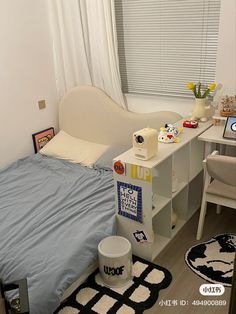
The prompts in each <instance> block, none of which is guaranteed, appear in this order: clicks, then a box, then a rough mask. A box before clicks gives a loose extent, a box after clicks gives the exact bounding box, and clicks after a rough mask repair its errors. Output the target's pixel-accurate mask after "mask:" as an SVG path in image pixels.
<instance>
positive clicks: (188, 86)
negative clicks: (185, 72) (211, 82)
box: [187, 82, 195, 90]
mask: <svg viewBox="0 0 236 314" xmlns="http://www.w3.org/2000/svg"><path fill="white" fill-rule="evenodd" d="M194 86H195V84H193V82H189V83H188V84H187V88H188V89H191V90H193V89H194Z"/></svg>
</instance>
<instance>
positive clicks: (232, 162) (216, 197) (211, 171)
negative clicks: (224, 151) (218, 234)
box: [197, 151, 236, 240]
mask: <svg viewBox="0 0 236 314" xmlns="http://www.w3.org/2000/svg"><path fill="white" fill-rule="evenodd" d="M203 165H204V179H205V182H204V188H203V195H202V204H201V211H200V217H199V222H198V230H197V240H200V239H201V237H202V232H203V226H204V221H205V215H206V207H207V202H210V203H214V204H217V213H218V214H219V213H220V206H221V205H223V206H227V207H231V208H235V209H236V157H230V156H225V155H218V151H214V152H213V153H212V154H211V155H209V156H208V157H207V159H206V160H204V161H203Z"/></svg>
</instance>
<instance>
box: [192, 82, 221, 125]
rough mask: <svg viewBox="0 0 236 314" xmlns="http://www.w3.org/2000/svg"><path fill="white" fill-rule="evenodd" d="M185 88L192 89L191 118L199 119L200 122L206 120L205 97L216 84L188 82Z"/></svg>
mask: <svg viewBox="0 0 236 314" xmlns="http://www.w3.org/2000/svg"><path fill="white" fill-rule="evenodd" d="M187 88H188V89H190V90H192V91H193V94H194V96H195V106H194V108H193V114H192V117H191V120H200V121H202V122H205V121H207V117H206V109H208V108H209V106H208V107H207V106H206V98H207V97H208V96H209V94H210V92H212V91H213V90H215V88H216V84H215V83H211V84H210V85H209V86H206V85H203V84H202V83H200V82H199V83H197V84H194V83H193V82H189V83H188V84H187Z"/></svg>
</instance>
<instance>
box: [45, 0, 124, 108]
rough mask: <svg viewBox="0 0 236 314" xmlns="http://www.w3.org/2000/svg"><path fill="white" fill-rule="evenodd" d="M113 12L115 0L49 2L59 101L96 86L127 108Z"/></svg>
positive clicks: (62, 0)
mask: <svg viewBox="0 0 236 314" xmlns="http://www.w3.org/2000/svg"><path fill="white" fill-rule="evenodd" d="M114 10H115V9H114V1H113V0H103V1H100V0H70V1H68V0H54V1H49V12H50V21H51V28H52V37H53V48H54V57H55V69H56V79H57V86H58V93H59V97H60V98H61V97H62V96H63V95H64V94H65V93H66V92H67V91H68V90H69V89H70V88H72V87H74V86H77V85H93V86H96V87H98V88H101V89H102V90H104V91H105V92H106V93H107V94H108V95H109V96H110V97H111V98H112V99H114V100H115V101H116V102H117V103H118V104H119V105H120V106H122V107H123V108H126V105H125V101H124V97H123V94H122V91H121V79H120V73H119V63H118V62H119V61H118V52H117V51H118V48H117V40H116V25H115V13H114Z"/></svg>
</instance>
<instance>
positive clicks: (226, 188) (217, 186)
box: [206, 180, 236, 200]
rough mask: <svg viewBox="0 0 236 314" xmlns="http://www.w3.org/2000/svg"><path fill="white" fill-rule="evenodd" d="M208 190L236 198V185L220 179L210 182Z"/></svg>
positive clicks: (210, 192)
mask: <svg viewBox="0 0 236 314" xmlns="http://www.w3.org/2000/svg"><path fill="white" fill-rule="evenodd" d="M206 192H207V193H208V194H214V195H219V196H223V197H226V198H230V199H233V200H236V186H232V185H228V184H224V183H221V182H220V181H218V180H213V181H212V182H211V183H210V184H209V186H208V188H207V190H206Z"/></svg>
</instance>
